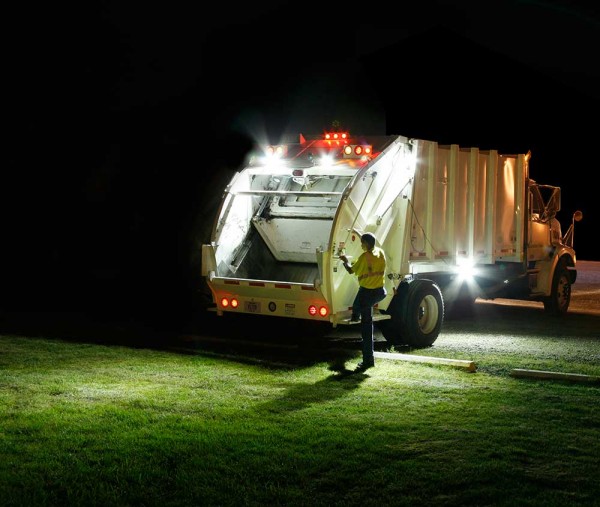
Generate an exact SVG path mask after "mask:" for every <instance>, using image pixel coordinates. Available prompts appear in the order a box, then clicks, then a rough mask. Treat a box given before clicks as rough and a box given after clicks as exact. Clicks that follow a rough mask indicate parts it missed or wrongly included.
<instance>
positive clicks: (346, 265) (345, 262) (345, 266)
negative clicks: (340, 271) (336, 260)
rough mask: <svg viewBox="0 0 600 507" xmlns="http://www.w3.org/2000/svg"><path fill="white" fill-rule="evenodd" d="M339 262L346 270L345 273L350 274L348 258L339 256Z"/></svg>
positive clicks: (350, 268)
mask: <svg viewBox="0 0 600 507" xmlns="http://www.w3.org/2000/svg"><path fill="white" fill-rule="evenodd" d="M340 260H341V261H342V262H343V263H344V268H345V269H346V271H348V273H350V274H352V273H353V271H352V266H350V264H348V257H346V256H345V255H340Z"/></svg>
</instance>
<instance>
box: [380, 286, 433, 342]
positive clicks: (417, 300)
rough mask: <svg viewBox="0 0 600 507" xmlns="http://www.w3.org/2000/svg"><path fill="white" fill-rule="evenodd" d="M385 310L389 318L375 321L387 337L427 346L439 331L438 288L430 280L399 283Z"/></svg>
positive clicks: (389, 339) (395, 340)
mask: <svg viewBox="0 0 600 507" xmlns="http://www.w3.org/2000/svg"><path fill="white" fill-rule="evenodd" d="M387 313H388V314H390V315H391V317H392V318H391V319H389V320H383V321H380V322H379V324H380V326H379V328H380V330H381V333H382V334H383V336H384V338H385V339H386V340H387V341H389V342H390V343H392V344H395V345H400V344H407V345H410V346H412V347H415V348H425V347H430V346H431V345H432V344H433V342H435V340H436V339H437V337H438V335H439V334H440V330H441V328H442V323H443V321H444V299H443V297H442V291H441V290H440V288H439V287H438V285H437V284H435V283H434V282H432V281H431V280H414V281H413V282H411V283H408V284H401V285H400V287H399V288H398V291H397V293H396V295H395V296H394V299H392V301H391V303H390V306H389V307H388V310H387Z"/></svg>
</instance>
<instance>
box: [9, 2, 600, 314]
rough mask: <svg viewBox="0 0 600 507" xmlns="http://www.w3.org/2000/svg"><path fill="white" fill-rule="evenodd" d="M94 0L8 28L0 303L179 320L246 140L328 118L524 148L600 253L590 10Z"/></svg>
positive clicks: (565, 214)
mask: <svg viewBox="0 0 600 507" xmlns="http://www.w3.org/2000/svg"><path fill="white" fill-rule="evenodd" d="M93 3H94V4H95V5H85V4H86V3H85V2H81V4H82V5H73V6H65V5H64V4H63V6H55V5H52V4H44V5H40V6H33V5H31V4H28V5H17V6H11V7H9V8H7V10H6V13H5V15H4V21H5V25H7V27H6V29H4V35H5V37H6V40H5V44H4V47H5V54H6V58H5V60H4V61H3V66H4V72H3V75H4V76H5V79H4V81H5V84H8V91H5V95H4V102H5V105H4V110H5V113H4V114H3V118H4V120H5V121H4V125H5V127H8V134H5V147H6V148H5V150H6V154H7V156H6V158H5V160H4V163H3V171H2V185H1V186H0V192H1V195H0V197H1V206H2V216H3V226H2V232H3V235H2V254H1V256H0V275H2V279H3V289H2V299H1V301H0V303H1V304H2V307H3V308H8V309H16V310H18V309H27V310H44V311H56V310H64V309H73V310H79V309H82V310H85V311H93V312H95V313H98V314H102V313H115V314H119V315H126V314H152V315H154V316H157V315H160V316H164V320H165V322H168V321H170V319H172V318H173V316H177V315H178V314H179V313H180V312H181V313H185V312H187V311H189V310H190V308H193V307H194V305H196V304H197V300H196V299H195V295H196V294H197V291H198V287H199V283H200V276H199V262H200V245H201V244H202V242H204V241H206V240H207V234H208V232H209V230H210V227H211V226H212V220H213V217H214V213H215V212H216V206H217V203H218V201H219V199H220V196H221V193H222V190H223V187H224V185H225V184H226V183H227V181H228V180H229V178H230V177H231V175H232V172H233V171H235V169H236V167H237V166H238V164H239V163H240V162H241V160H242V159H243V157H244V155H245V153H246V151H247V150H248V148H249V146H250V143H251V142H252V141H253V140H254V139H264V138H265V137H268V138H269V139H270V140H271V141H276V140H277V139H279V137H280V136H282V135H284V134H292V135H297V134H298V133H300V132H304V133H318V132H321V131H322V130H323V129H326V128H327V127H328V126H330V125H331V123H332V122H333V121H339V122H341V124H342V125H343V126H344V127H346V128H348V129H350V130H351V131H353V132H356V133H366V134H369V133H373V134H381V133H387V134H400V135H405V136H407V137H417V138H423V139H429V140H435V141H438V142H440V143H443V144H445V143H456V144H459V145H461V146H465V147H468V146H477V147H480V148H481V149H499V150H500V151H504V152H509V153H516V152H526V151H527V150H531V151H532V160H531V177H532V178H534V179H535V180H537V181H538V182H540V183H545V184H550V185H558V186H561V187H562V189H563V200H562V203H563V211H562V212H561V214H560V215H559V219H560V220H561V223H562V224H563V232H564V231H565V230H566V228H567V227H568V225H569V224H570V217H571V214H572V213H573V212H574V211H575V210H576V209H580V210H582V211H583V214H584V219H583V221H582V222H580V223H579V224H577V227H576V233H575V247H576V250H577V254H578V258H579V259H583V260H600V254H599V253H598V249H597V247H595V246H594V245H595V244H596V243H597V242H596V241H595V240H594V238H593V235H594V233H595V232H596V228H597V224H598V223H600V216H599V213H598V211H597V203H596V202H595V201H597V198H596V190H595V186H596V185H594V182H595V181H596V180H597V174H596V173H597V172H598V170H599V163H598V160H597V156H596V152H597V150H596V146H597V143H598V128H597V127H596V122H597V118H598V112H599V101H600V91H599V90H600V70H599V67H600V66H599V65H598V63H599V59H598V53H597V48H598V47H600V44H599V43H600V40H599V39H600V37H599V34H600V31H599V29H600V16H599V15H598V7H596V6H593V5H592V6H591V7H590V6H588V5H586V4H583V3H579V2H566V1H554V2H550V1H548V2H511V1H504V2H474V1H473V2H443V1H430V2H415V4H417V5H407V6H401V5H400V4H396V5H397V6H396V7H394V8H393V9H390V8H389V7H387V6H385V5H381V6H378V5H376V4H368V5H367V6H365V9H364V11H361V9H357V8H356V7H350V6H348V7H346V6H341V4H339V3H336V4H335V6H329V5H328V4H324V3H321V4H317V7H311V6H309V5H304V4H302V3H298V2H295V3H286V2H275V1H273V2H263V3H262V4H256V3H248V4H247V5H242V6H237V7H234V5H233V4H229V3H227V4H226V3H222V4H218V5H214V6H211V8H210V9H208V8H206V7H202V6H201V4H200V3H198V4H197V5H196V6H191V5H188V2H168V3H167V2H165V3H164V5H158V4H152V5H145V4H141V3H140V4H139V5H136V6H133V5H132V4H129V3H127V2H114V3H110V2H104V3H102V2H93ZM480 4H485V8H484V7H482V6H481V5H480Z"/></svg>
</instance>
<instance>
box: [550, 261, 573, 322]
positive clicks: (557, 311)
mask: <svg viewBox="0 0 600 507" xmlns="http://www.w3.org/2000/svg"><path fill="white" fill-rule="evenodd" d="M570 304H571V276H570V274H569V271H568V269H567V265H566V263H565V261H564V260H562V261H558V265H557V266H556V269H555V270H554V276H553V277H552V292H551V294H550V296H549V297H548V298H546V299H544V310H545V311H546V313H549V314H550V315H564V314H565V313H567V310H568V309H569V305H570Z"/></svg>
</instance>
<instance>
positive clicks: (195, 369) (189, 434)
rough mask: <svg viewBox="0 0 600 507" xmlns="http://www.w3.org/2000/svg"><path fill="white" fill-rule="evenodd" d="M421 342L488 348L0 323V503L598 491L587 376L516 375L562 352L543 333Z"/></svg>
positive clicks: (514, 497)
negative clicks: (15, 331) (305, 350)
mask: <svg viewBox="0 0 600 507" xmlns="http://www.w3.org/2000/svg"><path fill="white" fill-rule="evenodd" d="M538 345H539V344H538ZM585 346H586V347H589V349H588V350H587V352H585V353H581V354H579V355H577V357H576V358H575V359H573V360H571V361H570V362H569V364H568V369H569V371H576V372H580V373H586V374H590V375H598V374H600V365H598V360H597V359H598V350H599V349H600V345H599V344H598V343H597V342H595V341H589V343H588V342H586V345H585ZM550 348H552V347H549V350H550ZM552 350H554V348H552ZM424 353H431V355H438V356H441V357H444V356H447V357H454V358H459V359H475V360H476V361H477V363H478V365H481V366H480V367H478V369H477V371H476V372H474V373H469V372H467V371H465V370H463V369H461V368H455V367H450V366H444V365H431V364H427V363H415V362H404V361H391V360H384V359H379V360H378V361H377V365H376V368H374V369H372V370H368V372H367V373H366V374H346V373H344V372H340V371H334V370H333V369H332V368H331V365H332V364H333V363H336V362H338V363H339V362H340V361H339V360H340V358H337V359H336V358H335V357H334V358H332V357H331V354H329V355H327V354H322V355H319V354H315V355H314V356H312V357H311V358H310V360H308V361H294V354H296V352H294V350H293V349H291V351H288V352H285V353H284V357H283V358H282V357H279V360H278V361H268V360H265V361H262V360H256V361H253V360H252V359H251V358H249V357H248V354H245V355H243V356H242V355H239V356H238V357H236V354H235V353H228V354H225V355H219V354H218V353H215V352H211V353H208V352H206V353H205V351H203V349H202V346H200V345H197V344H196V345H190V344H188V345H187V348H186V349H185V350H184V349H182V350H164V349H163V350H161V349H158V348H154V349H150V348H141V347H129V346H123V345H118V344H109V345H106V344H102V343H89V342H88V343H86V342H78V341H74V340H68V341H64V340H59V339H56V338H52V339H48V338H40V337H20V336H15V335H3V336H0V504H1V505H3V506H9V505H11V506H38V505H82V506H83V505H85V506H92V505H98V506H111V505H114V506H121V505H123V506H124V505H127V506H154V505H157V506H180V505H181V506H184V505H198V506H242V505H248V506H263V505H281V506H290V505H294V506H295V505H306V506H319V505H322V506H330V505H340V506H342V505H343V506H349V505H377V506H381V505H436V506H437V505H440V506H441V505H474V506H486V505H494V506H496V505H499V506H502V505H511V506H512V505H518V506H526V505H536V506H554V505H555V506H567V505H586V506H587V505H600V458H599V456H600V438H599V437H600V410H599V406H600V405H599V403H598V402H599V395H600V387H599V386H598V385H597V384H594V383H578V382H563V381H558V382H557V381H548V380H536V379H517V378H513V377H511V375H509V374H508V373H509V372H510V370H511V368H523V367H524V366H525V367H532V366H540V367H542V368H543V369H547V368H549V367H551V366H552V361H555V362H556V363H555V364H560V366H561V367H564V366H565V364H561V363H560V361H561V359H560V357H558V358H557V357H554V358H553V357H549V358H547V360H546V361H544V362H539V360H537V359H536V358H537V357H540V347H539V346H536V347H534V348H533V352H531V353H530V355H529V356H527V353H528V352H526V351H525V352H524V351H522V350H521V351H519V354H514V353H511V352H509V351H504V350H503V349H501V348H500V349H498V350H495V349H494V348H493V347H492V352H487V353H485V354H483V353H481V354H480V355H479V356H478V357H476V358H474V357H468V356H467V355H464V354H463V355H462V356H460V354H458V353H457V351H456V350H453V349H452V347H447V348H445V347H444V345H443V343H442V344H441V345H440V346H438V347H436V348H434V349H428V350H427V351H425V352H424V351H415V354H419V355H422V354H424ZM434 353H435V354H434ZM285 354H287V355H288V357H287V359H289V361H288V362H289V366H285V365H284V364H282V362H283V363H285V359H286V357H285ZM357 354H358V352H356V353H350V354H349V355H348V356H347V357H345V358H341V360H342V361H343V360H346V364H347V366H348V368H352V367H353V366H354V365H355V364H356V362H358V360H359V359H360V357H359V355H357ZM459 356H460V357H459ZM541 356H542V357H543V356H544V355H543V353H542V354H541ZM255 357H259V356H257V355H256V354H255ZM528 359H529V362H528ZM563 371H564V370H563Z"/></svg>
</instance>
